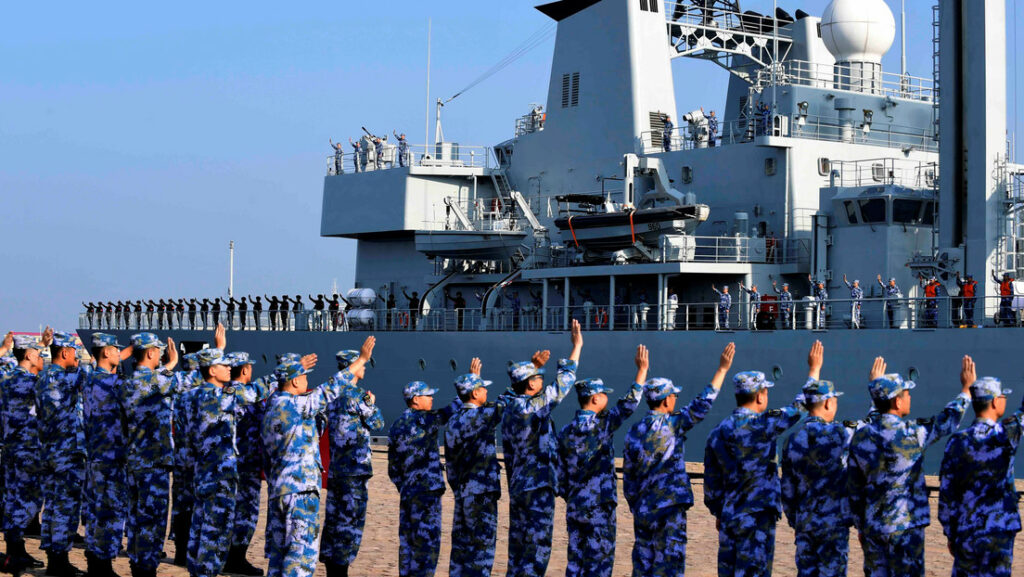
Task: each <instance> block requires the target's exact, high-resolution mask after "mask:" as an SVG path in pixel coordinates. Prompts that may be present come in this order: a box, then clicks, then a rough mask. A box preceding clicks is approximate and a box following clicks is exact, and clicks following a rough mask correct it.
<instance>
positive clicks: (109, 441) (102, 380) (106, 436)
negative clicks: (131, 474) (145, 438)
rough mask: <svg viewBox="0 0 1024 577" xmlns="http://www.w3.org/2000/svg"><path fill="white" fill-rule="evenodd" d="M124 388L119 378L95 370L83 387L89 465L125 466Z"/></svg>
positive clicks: (118, 376) (103, 370)
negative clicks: (122, 396)
mask: <svg viewBox="0 0 1024 577" xmlns="http://www.w3.org/2000/svg"><path fill="white" fill-rule="evenodd" d="M123 386H124V384H123V379H122V378H121V375H119V374H117V373H112V372H110V371H107V370H105V369H103V368H102V367H96V369H95V370H94V371H93V372H92V374H91V375H89V378H88V379H87V380H86V382H85V386H84V387H82V412H83V419H84V421H83V430H84V431H85V452H86V457H87V458H88V459H89V461H90V462H103V463H118V464H122V465H123V464H124V458H125V452H126V449H127V440H126V439H125V434H124V411H123V410H122V409H121V394H122V393H121V387H123Z"/></svg>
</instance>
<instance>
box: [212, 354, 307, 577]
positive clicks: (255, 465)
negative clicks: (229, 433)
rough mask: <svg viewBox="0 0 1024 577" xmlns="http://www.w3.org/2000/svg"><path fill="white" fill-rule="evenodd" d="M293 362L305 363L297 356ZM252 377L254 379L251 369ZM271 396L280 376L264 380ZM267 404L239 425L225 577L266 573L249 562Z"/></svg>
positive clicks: (235, 376) (250, 409) (237, 371)
mask: <svg viewBox="0 0 1024 577" xmlns="http://www.w3.org/2000/svg"><path fill="white" fill-rule="evenodd" d="M292 360H297V361H298V360H301V357H300V356H299V355H294V358H292ZM246 366H247V367H249V374H250V375H251V373H252V369H251V365H246ZM242 369H243V368H242V367H235V368H232V369H231V378H232V380H234V381H239V380H240V379H241V378H242V374H241V373H242ZM263 381H264V384H265V385H266V386H267V388H268V389H269V390H268V394H270V393H273V392H274V391H276V390H277V385H278V380H277V377H276V375H273V374H271V375H267V376H266V377H263ZM263 405H264V403H263V402H259V403H255V404H253V405H249V406H247V407H246V409H245V411H244V412H243V414H242V415H241V416H240V417H239V419H238V423H237V425H236V426H237V436H236V445H237V447H238V465H237V467H238V493H237V496H236V498H235V510H234V512H233V513H232V516H231V551H229V552H228V558H227V562H226V563H224V572H225V573H238V574H240V575H248V576H251V577H259V576H262V575H263V570H262V569H260V568H258V567H254V566H253V565H252V564H251V563H249V561H248V560H247V559H246V551H248V549H249V543H250V542H251V541H252V537H253V535H254V534H255V533H256V523H257V521H258V520H259V514H260V488H261V487H262V486H263V477H262V472H263V446H262V444H261V443H260V421H261V420H262V417H263V413H262V409H263Z"/></svg>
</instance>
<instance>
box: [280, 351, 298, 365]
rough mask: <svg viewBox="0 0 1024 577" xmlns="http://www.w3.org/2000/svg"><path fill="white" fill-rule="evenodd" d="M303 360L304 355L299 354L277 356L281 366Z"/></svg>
mask: <svg viewBox="0 0 1024 577" xmlns="http://www.w3.org/2000/svg"><path fill="white" fill-rule="evenodd" d="M301 358H302V355H300V354H299V353H281V354H279V355H277V357H276V360H277V364H279V365H280V364H281V363H283V362H285V361H295V362H298V361H299V359H301Z"/></svg>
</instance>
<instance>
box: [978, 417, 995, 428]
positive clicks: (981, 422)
mask: <svg viewBox="0 0 1024 577" xmlns="http://www.w3.org/2000/svg"><path fill="white" fill-rule="evenodd" d="M974 424H975V425H988V426H989V427H994V426H996V422H995V421H993V420H992V419H974Z"/></svg>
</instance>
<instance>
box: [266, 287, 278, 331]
mask: <svg viewBox="0 0 1024 577" xmlns="http://www.w3.org/2000/svg"><path fill="white" fill-rule="evenodd" d="M263 298H265V299H267V311H268V312H269V313H270V330H272V331H276V330H277V311H278V310H279V309H280V308H281V301H279V300H277V297H268V296H267V295H263Z"/></svg>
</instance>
